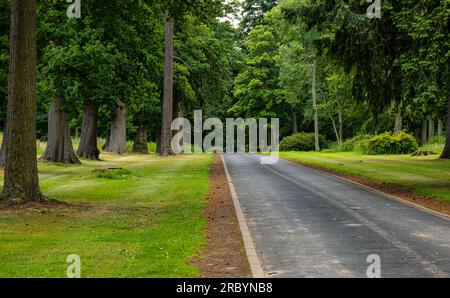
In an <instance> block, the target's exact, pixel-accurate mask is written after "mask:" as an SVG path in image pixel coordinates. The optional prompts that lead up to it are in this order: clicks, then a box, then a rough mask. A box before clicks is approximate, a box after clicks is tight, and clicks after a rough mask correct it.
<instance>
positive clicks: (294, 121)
mask: <svg viewBox="0 0 450 298" xmlns="http://www.w3.org/2000/svg"><path fill="white" fill-rule="evenodd" d="M292 133H293V134H294V135H295V134H298V119H297V113H296V112H295V110H294V109H292Z"/></svg>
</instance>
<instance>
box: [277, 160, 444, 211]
mask: <svg viewBox="0 0 450 298" xmlns="http://www.w3.org/2000/svg"><path fill="white" fill-rule="evenodd" d="M280 156H281V158H285V159H288V160H291V161H294V162H298V163H302V164H307V165H311V166H315V167H319V168H323V169H326V170H331V171H334V172H337V173H342V174H345V175H351V176H357V177H362V178H365V179H369V180H371V181H374V182H377V183H382V184H390V185H395V186H400V187H404V188H407V189H409V190H411V191H412V192H413V193H415V194H417V195H420V196H424V197H428V198H433V199H436V200H438V201H441V202H446V203H449V202H450V161H447V160H440V159H439V158H438V157H439V155H437V156H428V157H411V156H406V155H400V156H398V155H395V156H391V155H382V156H366V155H361V154H357V153H316V152H282V153H280Z"/></svg>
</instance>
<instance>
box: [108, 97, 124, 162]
mask: <svg viewBox="0 0 450 298" xmlns="http://www.w3.org/2000/svg"><path fill="white" fill-rule="evenodd" d="M116 104H117V108H116V113H115V115H114V117H113V119H112V120H111V134H110V136H109V144H108V146H107V148H106V149H105V151H106V152H111V153H114V154H125V153H127V109H126V107H125V104H124V103H123V102H122V101H120V100H117V102H116Z"/></svg>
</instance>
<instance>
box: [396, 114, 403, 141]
mask: <svg viewBox="0 0 450 298" xmlns="http://www.w3.org/2000/svg"><path fill="white" fill-rule="evenodd" d="M402 130H403V116H402V111H401V110H400V111H399V112H398V113H397V115H396V116H395V127H394V135H397V134H398V133H400V132H401V131H402Z"/></svg>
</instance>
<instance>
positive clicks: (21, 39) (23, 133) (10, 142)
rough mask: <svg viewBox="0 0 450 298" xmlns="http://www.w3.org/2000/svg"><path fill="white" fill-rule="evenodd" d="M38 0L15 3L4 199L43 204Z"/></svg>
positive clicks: (20, 0)
mask: <svg viewBox="0 0 450 298" xmlns="http://www.w3.org/2000/svg"><path fill="white" fill-rule="evenodd" d="M36 15H37V3H36V0H12V1H11V36H10V60H9V78H8V83H9V86H8V113H7V114H8V116H7V118H8V119H7V123H8V124H7V131H6V139H5V146H6V147H5V150H6V166H5V178H4V186H3V193H2V200H6V201H11V202H25V201H29V202H43V201H45V197H44V195H43V194H42V193H41V190H40V188H39V177H38V170H37V158H36V155H37V148H36V98H37V96H36V63H37V49H36V38H37V30H36V22H37V17H36Z"/></svg>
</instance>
